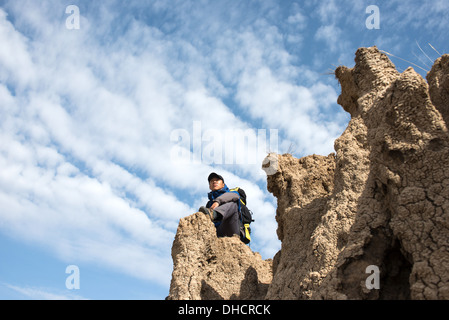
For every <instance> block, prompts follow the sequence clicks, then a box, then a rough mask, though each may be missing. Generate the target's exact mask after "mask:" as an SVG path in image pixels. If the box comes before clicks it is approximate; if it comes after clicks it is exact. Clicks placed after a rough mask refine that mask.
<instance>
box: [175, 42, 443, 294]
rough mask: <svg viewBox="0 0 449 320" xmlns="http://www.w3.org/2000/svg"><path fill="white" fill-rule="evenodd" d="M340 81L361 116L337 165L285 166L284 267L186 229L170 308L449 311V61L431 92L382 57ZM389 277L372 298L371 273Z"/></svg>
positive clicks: (190, 222) (207, 226)
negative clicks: (265, 303)
mask: <svg viewBox="0 0 449 320" xmlns="http://www.w3.org/2000/svg"><path fill="white" fill-rule="evenodd" d="M355 62H356V64H355V67H354V68H352V69H349V68H346V67H339V68H337V70H336V71H335V74H336V77H337V79H338V80H339V82H340V84H341V88H342V93H341V95H340V97H339V99H338V103H339V104H340V105H341V106H342V107H343V108H344V110H346V111H347V112H349V113H350V114H351V120H350V122H349V124H348V127H347V128H346V130H345V131H344V133H343V134H342V136H341V137H340V138H338V139H337V140H336V141H335V151H336V153H335V154H330V155H329V156H327V157H326V156H317V155H312V156H308V157H304V158H301V159H296V158H294V157H292V156H291V155H278V156H277V159H278V164H277V165H278V166H277V172H276V173H275V174H273V175H269V176H268V177H267V182H268V190H269V191H270V192H271V193H272V194H273V195H274V196H275V197H276V198H277V202H278V208H277V211H276V221H277V223H278V229H277V234H278V237H279V239H280V240H281V242H282V247H281V250H280V251H279V252H278V253H277V254H276V255H275V257H274V258H273V261H271V260H267V261H263V260H262V259H261V257H260V255H259V254H257V253H253V252H251V250H250V249H249V248H248V247H247V246H245V245H244V244H243V243H241V242H240V241H239V240H238V239H237V238H223V239H217V238H216V236H215V232H214V229H213V228H214V227H213V225H212V223H210V221H208V220H207V219H206V218H205V217H204V216H202V215H201V214H194V215H192V216H190V217H187V218H184V219H181V221H180V225H179V227H178V232H177V235H176V239H175V241H174V243H173V248H172V256H173V261H174V270H173V276H172V282H171V287H170V295H169V297H168V298H170V299H449V134H448V130H447V126H446V123H447V122H448V121H449V119H448V117H449V55H444V56H442V57H441V58H439V59H438V60H437V61H436V62H435V64H434V66H433V68H432V70H431V71H430V72H429V74H428V75H427V82H426V81H425V80H424V79H423V78H422V77H421V76H420V75H418V74H417V73H416V72H415V71H414V70H413V69H412V68H409V69H407V70H406V71H404V72H403V73H402V74H401V73H398V72H397V71H396V69H395V66H394V65H393V64H392V62H391V61H390V60H389V59H388V57H387V56H386V55H385V54H383V53H381V52H379V51H378V49H377V48H376V47H373V48H361V49H359V50H358V51H357V53H356V58H355ZM370 265H374V266H377V267H378V268H379V270H380V275H379V276H380V289H372V290H369V289H368V288H367V286H366V280H367V278H368V277H369V276H370V274H369V273H366V268H367V267H368V266H370Z"/></svg>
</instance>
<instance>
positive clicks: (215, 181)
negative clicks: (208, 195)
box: [209, 178, 224, 191]
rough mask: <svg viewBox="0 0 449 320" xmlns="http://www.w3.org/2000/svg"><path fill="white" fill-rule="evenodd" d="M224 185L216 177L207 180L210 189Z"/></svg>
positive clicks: (217, 188) (213, 189)
mask: <svg viewBox="0 0 449 320" xmlns="http://www.w3.org/2000/svg"><path fill="white" fill-rule="evenodd" d="M223 187H224V182H223V180H221V179H218V178H212V179H210V182H209V189H210V190H211V191H217V190H220V189H221V188H223Z"/></svg>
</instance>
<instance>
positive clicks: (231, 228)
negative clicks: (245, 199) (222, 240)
mask: <svg viewBox="0 0 449 320" xmlns="http://www.w3.org/2000/svg"><path fill="white" fill-rule="evenodd" d="M238 210H239V208H238V205H237V203H236V202H228V203H225V204H222V205H221V206H218V207H216V208H215V211H217V212H218V213H219V214H221V215H222V216H223V219H222V220H221V224H220V225H219V226H218V227H217V236H219V237H232V236H233V235H234V234H236V235H239V234H240V224H239V211H238Z"/></svg>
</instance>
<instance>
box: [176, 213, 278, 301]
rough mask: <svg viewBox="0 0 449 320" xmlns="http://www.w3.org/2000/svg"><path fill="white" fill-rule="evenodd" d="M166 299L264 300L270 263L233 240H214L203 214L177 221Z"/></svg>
mask: <svg viewBox="0 0 449 320" xmlns="http://www.w3.org/2000/svg"><path fill="white" fill-rule="evenodd" d="M172 257H173V265H174V269H173V274H172V280H171V284H170V294H169V296H168V297H167V298H168V299H170V300H221V299H235V300H243V299H244V300H249V299H259V300H260V299H264V298H265V295H266V293H267V290H268V285H269V284H270V283H271V280H272V271H271V269H272V261H271V259H270V260H266V261H264V260H262V257H261V256H260V254H258V253H254V252H252V251H251V249H250V248H249V247H248V246H246V245H245V244H243V242H241V241H240V239H239V238H238V237H237V236H235V237H233V238H217V235H216V230H215V226H214V224H213V223H212V222H211V220H210V219H209V218H208V217H206V215H205V214H204V213H200V212H198V213H195V214H193V215H191V216H189V217H186V218H184V219H181V221H180V222H179V226H178V230H177V233H176V237H175V241H174V242H173V247H172Z"/></svg>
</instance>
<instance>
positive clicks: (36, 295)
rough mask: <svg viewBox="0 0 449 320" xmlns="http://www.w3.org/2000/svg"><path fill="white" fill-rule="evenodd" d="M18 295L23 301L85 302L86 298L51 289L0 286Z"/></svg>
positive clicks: (9, 285)
mask: <svg viewBox="0 0 449 320" xmlns="http://www.w3.org/2000/svg"><path fill="white" fill-rule="evenodd" d="M0 285H3V286H5V287H6V288H8V289H10V290H12V291H14V292H17V293H19V294H20V295H21V296H22V298H23V299H25V300H87V299H86V298H84V297H82V296H79V295H76V294H72V293H67V292H55V290H53V289H48V288H37V287H21V286H15V285H11V284H7V283H5V284H0Z"/></svg>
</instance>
